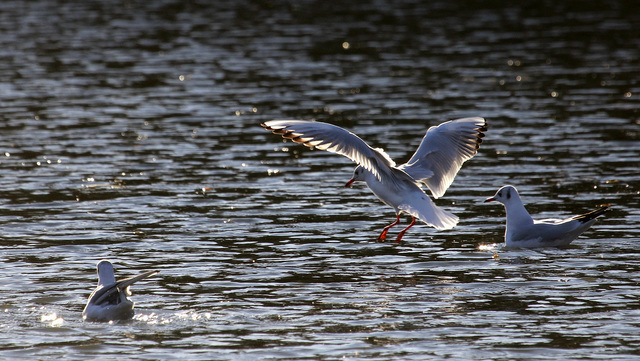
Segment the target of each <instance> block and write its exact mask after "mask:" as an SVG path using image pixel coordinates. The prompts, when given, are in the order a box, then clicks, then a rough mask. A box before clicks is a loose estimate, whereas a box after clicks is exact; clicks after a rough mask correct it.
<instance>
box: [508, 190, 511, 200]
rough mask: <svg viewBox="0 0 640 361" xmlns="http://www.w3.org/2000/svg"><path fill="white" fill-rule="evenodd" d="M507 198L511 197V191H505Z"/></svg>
mask: <svg viewBox="0 0 640 361" xmlns="http://www.w3.org/2000/svg"><path fill="white" fill-rule="evenodd" d="M507 199H511V191H507Z"/></svg>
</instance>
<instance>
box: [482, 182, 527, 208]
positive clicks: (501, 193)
mask: <svg viewBox="0 0 640 361" xmlns="http://www.w3.org/2000/svg"><path fill="white" fill-rule="evenodd" d="M519 198H520V196H519V195H518V191H517V190H516V187H514V186H504V187H502V188H500V189H498V191H497V192H496V194H495V195H494V196H493V197H489V198H487V199H486V200H485V201H484V203H487V202H493V201H496V202H500V203H502V204H507V203H511V201H512V200H515V199H519Z"/></svg>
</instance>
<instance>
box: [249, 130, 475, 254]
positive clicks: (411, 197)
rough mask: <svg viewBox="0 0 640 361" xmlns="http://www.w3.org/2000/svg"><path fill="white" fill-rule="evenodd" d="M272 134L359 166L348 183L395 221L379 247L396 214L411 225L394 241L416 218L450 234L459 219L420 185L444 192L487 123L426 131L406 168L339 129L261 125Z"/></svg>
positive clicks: (435, 194)
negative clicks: (362, 185) (363, 187)
mask: <svg viewBox="0 0 640 361" xmlns="http://www.w3.org/2000/svg"><path fill="white" fill-rule="evenodd" d="M262 126H263V127H264V128H265V129H267V130H270V131H272V132H273V133H274V134H279V135H282V137H283V138H286V139H291V140H292V141H294V142H296V143H302V144H304V145H306V146H307V147H311V148H313V147H315V148H318V149H321V150H326V151H329V152H332V153H337V154H340V155H343V156H345V157H347V158H349V159H351V160H352V161H354V162H356V163H357V164H358V166H357V167H356V169H355V170H354V172H353V178H351V180H349V181H348V182H347V184H346V185H345V187H348V186H350V185H351V184H352V183H353V182H356V181H363V182H366V183H367V186H368V187H369V189H371V191H372V192H373V194H375V195H376V196H377V197H378V199H380V200H381V201H382V202H384V203H385V204H387V205H388V206H390V207H392V208H393V209H394V210H395V212H396V220H395V222H393V223H391V224H390V225H388V226H386V227H384V229H383V230H382V233H381V234H380V236H379V237H378V239H377V240H378V241H384V240H385V239H386V237H387V232H388V231H389V229H390V228H391V227H393V226H395V225H397V224H398V223H400V213H402V212H404V213H407V214H409V215H410V216H411V223H410V224H409V225H408V226H407V227H406V228H405V229H403V230H402V231H400V233H398V236H397V237H396V242H398V243H399V242H400V240H401V239H402V237H403V236H404V234H405V232H406V231H407V230H408V229H409V228H411V227H412V226H413V225H414V224H415V223H416V218H418V219H420V220H421V221H422V222H424V223H426V224H428V225H430V226H432V227H434V228H436V229H451V228H453V227H454V226H455V225H456V224H457V223H458V217H457V216H455V215H453V214H452V213H450V212H447V211H445V210H443V209H441V208H440V207H438V206H436V205H435V204H434V203H433V202H432V201H431V199H430V198H429V196H428V195H426V194H425V193H424V191H423V190H422V188H421V185H426V186H427V187H428V188H429V189H430V190H431V194H432V195H433V197H434V198H439V197H441V196H442V195H443V194H444V192H445V191H446V190H447V189H448V188H449V186H450V185H451V183H452V182H453V179H454V178H455V176H456V174H458V171H459V170H460V167H462V164H463V163H464V162H465V161H467V160H469V159H471V158H472V157H473V156H474V155H475V154H476V153H477V151H478V148H479V146H480V143H482V138H483V137H484V132H485V131H486V130H487V123H486V122H485V120H484V119H483V118H477V117H476V118H463V119H456V120H451V121H448V122H444V123H442V124H440V125H438V126H433V127H430V128H429V129H428V130H427V134H426V135H425V136H424V138H422V142H421V143H420V146H419V147H418V149H417V150H416V152H415V153H414V154H413V156H412V157H411V159H409V161H408V162H407V163H405V164H402V165H400V166H396V163H395V162H394V161H393V160H392V159H391V157H389V155H388V154H387V153H385V152H384V150H382V149H380V148H372V147H370V146H369V145H368V144H367V143H365V142H364V141H363V140H362V139H360V138H359V137H358V136H357V135H355V134H353V133H351V132H349V131H347V130H345V129H343V128H340V127H338V126H335V125H332V124H327V123H322V122H313V121H304V120H272V121H268V122H265V123H263V124H262Z"/></svg>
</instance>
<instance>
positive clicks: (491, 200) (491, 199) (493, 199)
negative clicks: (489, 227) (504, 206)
mask: <svg viewBox="0 0 640 361" xmlns="http://www.w3.org/2000/svg"><path fill="white" fill-rule="evenodd" d="M495 200H496V199H495V198H493V197H489V198H487V199H485V200H484V203H489V202H493V201H495Z"/></svg>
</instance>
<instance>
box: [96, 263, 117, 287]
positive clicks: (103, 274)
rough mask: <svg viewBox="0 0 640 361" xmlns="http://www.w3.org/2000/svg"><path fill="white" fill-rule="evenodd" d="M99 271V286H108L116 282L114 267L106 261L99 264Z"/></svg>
mask: <svg viewBox="0 0 640 361" xmlns="http://www.w3.org/2000/svg"><path fill="white" fill-rule="evenodd" d="M96 268H97V269H98V284H99V285H107V284H111V283H115V282H116V276H115V271H114V270H113V265H112V264H111V262H109V261H108V260H106V259H103V260H102V261H100V262H98V265H97V266H96Z"/></svg>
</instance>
